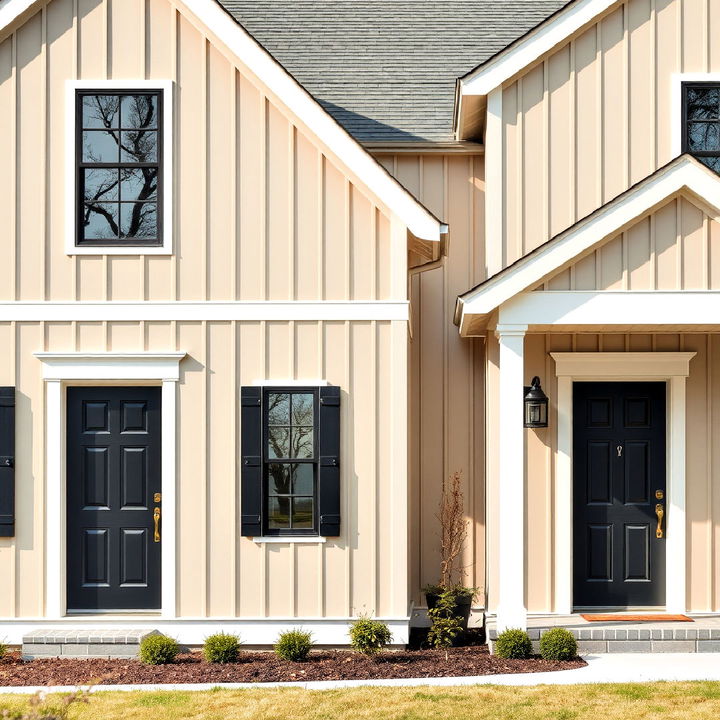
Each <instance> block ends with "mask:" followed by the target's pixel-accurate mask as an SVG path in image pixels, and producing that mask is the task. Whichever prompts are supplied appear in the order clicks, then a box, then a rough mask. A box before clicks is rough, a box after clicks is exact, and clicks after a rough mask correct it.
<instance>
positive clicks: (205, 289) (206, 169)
mask: <svg viewBox="0 0 720 720" xmlns="http://www.w3.org/2000/svg"><path fill="white" fill-rule="evenodd" d="M209 54H210V41H209V40H208V39H207V37H205V36H203V52H202V68H201V72H200V77H201V78H202V85H201V90H200V107H201V108H202V111H201V118H202V121H201V122H202V129H201V130H200V135H201V137H202V139H203V147H204V148H205V159H204V162H203V163H202V178H200V183H199V184H200V192H199V193H198V194H199V195H200V213H201V215H202V219H203V229H204V235H205V237H204V238H203V251H202V269H201V270H202V275H201V277H202V291H201V297H202V298H203V299H204V300H209V299H210V277H209V273H210V260H209V255H210V252H211V251H212V244H211V240H210V238H211V225H210V223H211V221H210V215H209V213H208V207H209V203H208V193H209V192H210V190H211V186H210V155H211V153H210V138H209V135H208V127H209V126H210V121H209V119H208V116H209V115H210V107H209V105H208V85H209V83H210V79H209V77H208V73H209V72H210V63H209V61H208V55H209Z"/></svg>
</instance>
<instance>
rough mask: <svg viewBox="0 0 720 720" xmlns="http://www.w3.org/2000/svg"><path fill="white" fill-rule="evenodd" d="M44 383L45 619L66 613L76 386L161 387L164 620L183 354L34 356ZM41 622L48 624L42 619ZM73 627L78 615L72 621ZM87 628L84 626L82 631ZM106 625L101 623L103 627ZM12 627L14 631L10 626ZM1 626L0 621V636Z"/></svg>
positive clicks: (171, 605)
mask: <svg viewBox="0 0 720 720" xmlns="http://www.w3.org/2000/svg"><path fill="white" fill-rule="evenodd" d="M35 357H37V358H38V359H39V360H40V361H41V362H42V368H43V379H44V380H45V498H46V500H45V530H46V538H45V542H46V553H47V563H46V567H45V614H46V616H47V618H48V619H49V620H60V619H62V618H63V617H64V616H65V613H66V601H65V588H66V574H65V565H66V558H65V496H66V492H65V425H66V412H67V411H66V404H65V395H66V393H65V389H66V388H67V387H68V386H71V385H75V384H86V385H87V384H92V385H96V384H98V385H123V384H129V383H132V382H149V383H153V384H156V385H161V386H162V391H161V392H162V420H161V422H162V450H161V452H162V480H161V482H162V492H163V546H162V577H161V582H162V600H161V602H162V616H163V617H164V618H174V617H175V614H176V597H175V594H176V522H177V517H176V490H175V484H176V467H175V458H176V448H177V424H176V423H177V409H176V385H177V382H178V380H179V378H180V367H179V365H180V361H181V360H182V359H183V358H184V357H185V353H184V352H170V353H46V352H39V353H35ZM43 622H47V620H44V621H43ZM75 622H77V616H75ZM89 624H92V623H88V624H85V623H83V627H87V626H88V625H89ZM101 625H102V626H105V625H104V623H101ZM11 626H12V627H15V625H14V624H12V623H11ZM2 628H3V623H2V622H1V621H0V632H1V631H2Z"/></svg>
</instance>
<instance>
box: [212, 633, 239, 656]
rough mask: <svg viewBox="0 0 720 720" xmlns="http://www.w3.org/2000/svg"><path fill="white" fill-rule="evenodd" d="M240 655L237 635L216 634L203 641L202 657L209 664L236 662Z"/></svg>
mask: <svg viewBox="0 0 720 720" xmlns="http://www.w3.org/2000/svg"><path fill="white" fill-rule="evenodd" d="M239 654H240V638H239V637H238V636H237V635H226V634H225V633H217V635H211V636H210V637H208V638H206V639H205V645H203V655H205V659H206V660H207V661H208V662H209V663H232V662H237V659H238V655H239Z"/></svg>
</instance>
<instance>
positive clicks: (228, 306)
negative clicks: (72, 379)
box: [0, 300, 409, 322]
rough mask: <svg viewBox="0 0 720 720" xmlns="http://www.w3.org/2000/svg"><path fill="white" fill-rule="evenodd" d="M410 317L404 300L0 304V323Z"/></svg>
mask: <svg viewBox="0 0 720 720" xmlns="http://www.w3.org/2000/svg"><path fill="white" fill-rule="evenodd" d="M408 319H409V303H408V302H407V301H406V300H397V301H393V300H375V301H373V300H368V301H355V300H347V301H332V302H330V301H323V300H317V301H301V300H295V301H288V302H281V301H265V302H248V301H238V302H218V301H208V302H190V301H178V302H169V303H165V302H153V301H134V302H114V301H108V302H53V301H38V302H33V301H16V302H0V322H12V321H16V322H21V321H25V322H43V321H46V322H53V321H55V322H69V321H73V320H74V321H83V322H104V321H108V322H110V321H123V320H125V321H138V322H139V321H141V320H147V321H172V320H187V321H201V320H218V321H223V320H224V321H238V322H242V321H248V322H256V321H260V320H267V321H273V320H274V321H283V320H285V321H289V320H297V321H303V320H307V321H323V320H325V321H333V320H342V321H363V320H386V321H392V320H401V321H407V320H408Z"/></svg>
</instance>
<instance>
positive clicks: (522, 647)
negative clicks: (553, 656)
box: [495, 628, 532, 660]
mask: <svg viewBox="0 0 720 720" xmlns="http://www.w3.org/2000/svg"><path fill="white" fill-rule="evenodd" d="M495 654H496V655H497V656H498V657H501V658H509V659H515V660H522V659H524V658H529V657H530V655H532V643H531V642H530V637H529V636H528V634H527V633H526V632H525V631H524V630H517V629H513V628H510V629H508V630H503V632H501V633H500V634H499V635H498V636H497V640H496V641H495Z"/></svg>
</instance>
